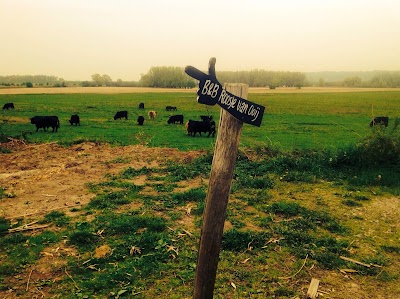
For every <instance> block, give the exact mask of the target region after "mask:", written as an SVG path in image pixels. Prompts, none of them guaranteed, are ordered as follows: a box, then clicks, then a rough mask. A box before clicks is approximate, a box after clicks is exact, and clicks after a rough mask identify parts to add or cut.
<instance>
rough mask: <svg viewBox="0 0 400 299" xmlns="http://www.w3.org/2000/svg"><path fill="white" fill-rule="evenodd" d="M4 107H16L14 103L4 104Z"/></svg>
mask: <svg viewBox="0 0 400 299" xmlns="http://www.w3.org/2000/svg"><path fill="white" fill-rule="evenodd" d="M4 109H7V110H8V109H14V103H5V104H4V105H3V110H4Z"/></svg>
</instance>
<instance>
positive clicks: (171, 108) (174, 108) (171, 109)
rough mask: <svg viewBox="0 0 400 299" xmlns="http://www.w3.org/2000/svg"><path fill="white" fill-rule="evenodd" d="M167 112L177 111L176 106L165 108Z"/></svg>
mask: <svg viewBox="0 0 400 299" xmlns="http://www.w3.org/2000/svg"><path fill="white" fill-rule="evenodd" d="M165 110H167V111H176V110H177V109H176V107H175V106H167V107H165Z"/></svg>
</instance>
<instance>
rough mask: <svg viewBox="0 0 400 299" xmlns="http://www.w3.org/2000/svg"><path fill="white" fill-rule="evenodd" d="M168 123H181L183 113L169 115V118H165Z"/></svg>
mask: <svg viewBox="0 0 400 299" xmlns="http://www.w3.org/2000/svg"><path fill="white" fill-rule="evenodd" d="M167 123H168V124H176V123H179V124H181V125H183V115H172V116H170V117H169V119H168V120H167Z"/></svg>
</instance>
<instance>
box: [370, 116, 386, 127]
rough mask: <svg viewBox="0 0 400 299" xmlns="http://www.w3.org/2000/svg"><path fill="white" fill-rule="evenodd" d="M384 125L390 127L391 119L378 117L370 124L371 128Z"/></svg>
mask: <svg viewBox="0 0 400 299" xmlns="http://www.w3.org/2000/svg"><path fill="white" fill-rule="evenodd" d="M377 125H384V126H385V127H387V126H388V125H389V117H387V116H377V117H375V118H374V119H373V120H371V122H370V123H369V126H370V127H372V126H377Z"/></svg>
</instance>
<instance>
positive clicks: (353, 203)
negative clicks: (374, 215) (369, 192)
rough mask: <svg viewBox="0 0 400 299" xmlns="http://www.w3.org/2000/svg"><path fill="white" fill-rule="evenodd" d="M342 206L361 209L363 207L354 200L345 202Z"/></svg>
mask: <svg viewBox="0 0 400 299" xmlns="http://www.w3.org/2000/svg"><path fill="white" fill-rule="evenodd" d="M342 204H344V205H346V206H349V207H361V206H362V204H360V203H359V202H357V201H354V200H352V199H346V200H343V201H342Z"/></svg>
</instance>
